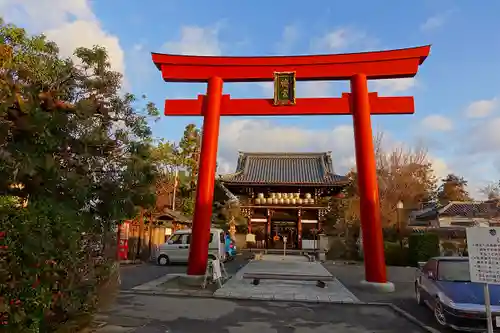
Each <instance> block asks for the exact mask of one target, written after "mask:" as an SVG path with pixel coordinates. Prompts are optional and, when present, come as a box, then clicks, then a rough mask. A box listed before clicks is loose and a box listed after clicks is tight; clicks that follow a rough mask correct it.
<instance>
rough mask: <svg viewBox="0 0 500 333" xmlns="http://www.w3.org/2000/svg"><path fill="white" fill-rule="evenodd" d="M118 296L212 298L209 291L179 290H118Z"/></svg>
mask: <svg viewBox="0 0 500 333" xmlns="http://www.w3.org/2000/svg"><path fill="white" fill-rule="evenodd" d="M120 295H146V296H165V297H168V296H175V297H198V298H214V297H213V295H212V292H211V291H206V292H204V291H198V290H196V291H186V290H181V289H170V290H168V289H167V290H132V289H129V290H120Z"/></svg>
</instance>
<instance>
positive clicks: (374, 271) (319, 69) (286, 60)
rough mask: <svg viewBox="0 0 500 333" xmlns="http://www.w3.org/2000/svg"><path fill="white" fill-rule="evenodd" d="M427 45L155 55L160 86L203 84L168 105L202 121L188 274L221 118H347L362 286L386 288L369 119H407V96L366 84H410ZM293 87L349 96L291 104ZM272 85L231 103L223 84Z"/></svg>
mask: <svg viewBox="0 0 500 333" xmlns="http://www.w3.org/2000/svg"><path fill="white" fill-rule="evenodd" d="M429 52H430V45H427V46H421V47H415V48H408V49H399V50H389V51H378V52H364V53H352V54H333V55H309V56H273V57H211V56H185V55H171V54H158V53H153V54H152V58H153V62H154V64H155V65H156V67H157V68H158V69H159V70H160V71H161V73H162V76H163V79H164V80H165V81H166V82H206V83H208V87H207V93H206V95H200V96H198V98H197V99H191V100H166V101H165V115H167V116H203V118H204V120H203V133H202V146H201V154H200V166H199V175H198V183H197V190H196V203H195V213H194V218H193V231H192V238H191V245H190V253H189V264H188V274H189V275H203V274H205V270H206V265H207V257H208V247H207V244H208V242H209V237H210V225H211V217H212V200H213V193H214V181H215V173H216V159H217V147H218V138H219V124H220V117H221V116H291V115H352V117H353V124H354V139H355V148H356V166H357V172H358V187H359V195H360V204H361V212H360V213H361V227H362V231H363V248H364V256H365V260H364V262H365V279H366V281H367V282H368V283H371V284H375V285H376V284H386V283H387V277H386V266H385V256H384V243H383V237H382V227H381V221H380V206H379V194H378V184H377V174H376V166H375V153H374V147H373V138H372V128H371V119H370V118H371V115H372V114H412V113H414V101H413V97H380V96H378V94H377V93H376V92H374V93H369V92H368V84H367V80H379V79H398V78H408V77H414V76H415V75H416V74H417V71H418V68H419V65H421V64H422V63H423V62H424V60H425V59H426V58H427V56H428V55H429ZM295 80H298V81H313V80H325V81H326V80H329V81H330V80H349V81H350V84H351V92H350V93H343V94H342V96H341V97H336V98H295ZM264 81H274V82H275V96H274V100H273V99H231V97H230V95H224V94H223V93H222V86H223V83H224V82H264Z"/></svg>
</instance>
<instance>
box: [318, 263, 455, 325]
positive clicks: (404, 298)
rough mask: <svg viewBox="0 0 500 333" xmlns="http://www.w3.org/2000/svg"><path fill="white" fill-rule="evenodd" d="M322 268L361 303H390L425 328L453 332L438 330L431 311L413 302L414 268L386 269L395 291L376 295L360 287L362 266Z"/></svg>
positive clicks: (328, 264)
mask: <svg viewBox="0 0 500 333" xmlns="http://www.w3.org/2000/svg"><path fill="white" fill-rule="evenodd" d="M323 266H325V268H326V269H327V270H328V271H329V272H330V273H332V275H334V276H335V277H336V278H338V279H339V280H340V281H341V282H342V284H344V286H346V287H347V289H349V290H350V291H351V292H352V293H353V294H354V295H356V297H358V298H359V299H360V300H361V301H363V302H384V303H392V304H394V305H396V306H398V307H399V308H401V309H402V310H404V311H406V312H408V313H409V314H411V315H412V316H413V317H415V318H417V319H418V320H420V321H421V322H423V323H425V324H426V325H427V326H430V327H432V328H434V329H436V330H441V332H443V333H448V332H454V331H453V330H443V329H441V328H439V327H438V326H437V324H436V322H435V320H434V317H433V315H432V312H431V310H429V309H428V308H427V307H424V306H419V305H418V304H417V302H416V301H415V294H414V290H415V289H414V283H415V268H413V267H387V274H388V279H389V281H391V282H392V283H394V285H395V287H396V291H395V292H394V293H378V292H374V291H367V290H366V289H363V288H361V287H360V284H359V282H360V281H361V280H364V277H365V271H364V266H362V265H334V264H331V263H327V264H323Z"/></svg>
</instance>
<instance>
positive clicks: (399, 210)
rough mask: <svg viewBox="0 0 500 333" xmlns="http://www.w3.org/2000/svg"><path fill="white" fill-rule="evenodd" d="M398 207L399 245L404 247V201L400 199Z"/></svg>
mask: <svg viewBox="0 0 500 333" xmlns="http://www.w3.org/2000/svg"><path fill="white" fill-rule="evenodd" d="M396 208H397V214H398V216H397V218H398V221H397V222H398V239H399V246H400V247H401V248H403V239H402V238H401V211H402V210H403V208H404V205H403V201H401V200H399V201H398V203H397V204H396Z"/></svg>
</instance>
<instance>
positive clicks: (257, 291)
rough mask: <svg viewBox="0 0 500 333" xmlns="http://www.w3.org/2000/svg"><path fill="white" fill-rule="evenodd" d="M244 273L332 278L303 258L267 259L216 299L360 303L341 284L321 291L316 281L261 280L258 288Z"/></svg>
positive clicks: (238, 275)
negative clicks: (325, 276) (324, 276)
mask: <svg viewBox="0 0 500 333" xmlns="http://www.w3.org/2000/svg"><path fill="white" fill-rule="evenodd" d="M245 273H274V274H283V275H293V274H302V275H327V276H332V275H331V274H330V273H329V272H328V271H327V270H326V269H325V268H324V267H323V266H322V265H321V263H319V262H309V261H308V259H307V258H306V257H303V256H285V257H283V256H279V255H265V256H263V257H262V260H252V261H250V262H249V263H248V264H247V265H246V266H245V267H243V268H242V269H241V270H240V271H238V273H236V275H235V276H233V277H232V278H231V279H230V280H229V281H228V282H226V283H225V284H224V285H223V286H222V288H220V289H218V290H217V291H216V292H215V293H214V297H219V298H236V299H256V300H257V299H260V300H281V301H292V300H295V301H303V302H330V303H339V302H345V303H353V302H358V301H359V300H358V299H357V298H356V296H354V295H353V294H352V293H351V292H350V291H349V290H348V289H347V288H345V287H344V286H343V285H342V283H340V281H338V280H337V279H334V280H333V281H328V282H326V288H319V287H317V286H316V282H315V281H292V280H261V281H260V284H259V285H257V286H255V285H253V284H252V283H251V281H252V280H250V279H243V275H244V274H245Z"/></svg>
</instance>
